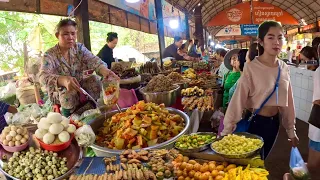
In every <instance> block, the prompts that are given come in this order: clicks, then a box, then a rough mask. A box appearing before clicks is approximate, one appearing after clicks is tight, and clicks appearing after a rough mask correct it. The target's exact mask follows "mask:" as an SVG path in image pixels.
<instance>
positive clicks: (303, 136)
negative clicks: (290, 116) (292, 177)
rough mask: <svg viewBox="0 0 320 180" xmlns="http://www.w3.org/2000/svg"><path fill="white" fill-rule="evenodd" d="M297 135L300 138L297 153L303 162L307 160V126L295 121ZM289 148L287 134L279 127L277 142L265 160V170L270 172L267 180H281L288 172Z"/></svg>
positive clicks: (302, 122)
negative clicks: (298, 152)
mask: <svg viewBox="0 0 320 180" xmlns="http://www.w3.org/2000/svg"><path fill="white" fill-rule="evenodd" d="M296 128H297V134H298V137H299V138H300V144H299V146H298V148H299V151H300V153H301V155H302V157H303V159H304V160H305V161H307V158H308V140H309V139H308V128H309V126H308V124H307V123H305V122H304V121H301V120H297V124H296ZM290 151H291V147H290V145H289V142H288V140H287V134H286V132H285V130H284V128H283V127H282V126H281V128H280V132H279V135H278V139H277V142H276V144H275V146H274V147H273V149H272V152H271V155H270V156H269V157H268V159H267V160H266V162H265V163H266V168H267V170H268V171H269V172H270V176H269V180H282V177H283V174H284V173H286V172H289V159H290Z"/></svg>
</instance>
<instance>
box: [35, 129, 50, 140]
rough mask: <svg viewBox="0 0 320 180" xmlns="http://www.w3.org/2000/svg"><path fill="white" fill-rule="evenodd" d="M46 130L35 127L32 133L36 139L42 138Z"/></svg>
mask: <svg viewBox="0 0 320 180" xmlns="http://www.w3.org/2000/svg"><path fill="white" fill-rule="evenodd" d="M47 132H48V131H47V130H45V129H37V130H36V132H35V133H34V134H35V135H36V137H37V138H38V139H42V138H43V136H44V135H45V134H47Z"/></svg>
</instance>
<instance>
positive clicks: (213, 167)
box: [209, 163, 216, 171]
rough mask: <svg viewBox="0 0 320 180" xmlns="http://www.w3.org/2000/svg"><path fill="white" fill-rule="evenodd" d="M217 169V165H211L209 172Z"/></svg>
mask: <svg viewBox="0 0 320 180" xmlns="http://www.w3.org/2000/svg"><path fill="white" fill-rule="evenodd" d="M215 169H216V165H215V164H213V163H211V164H209V171H213V170H215Z"/></svg>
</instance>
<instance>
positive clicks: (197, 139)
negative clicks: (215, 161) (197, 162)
mask: <svg viewBox="0 0 320 180" xmlns="http://www.w3.org/2000/svg"><path fill="white" fill-rule="evenodd" d="M215 139H216V136H214V135H213V134H212V135H211V134H191V135H183V136H181V137H180V138H179V139H178V140H177V142H176V143H175V147H176V148H179V149H194V148H199V147H203V146H205V145H208V144H210V143H212V142H213V141H214V140H215Z"/></svg>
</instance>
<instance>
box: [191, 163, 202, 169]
mask: <svg viewBox="0 0 320 180" xmlns="http://www.w3.org/2000/svg"><path fill="white" fill-rule="evenodd" d="M200 168H201V165H200V164H199V163H196V164H194V165H193V170H195V171H199V170H200Z"/></svg>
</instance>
